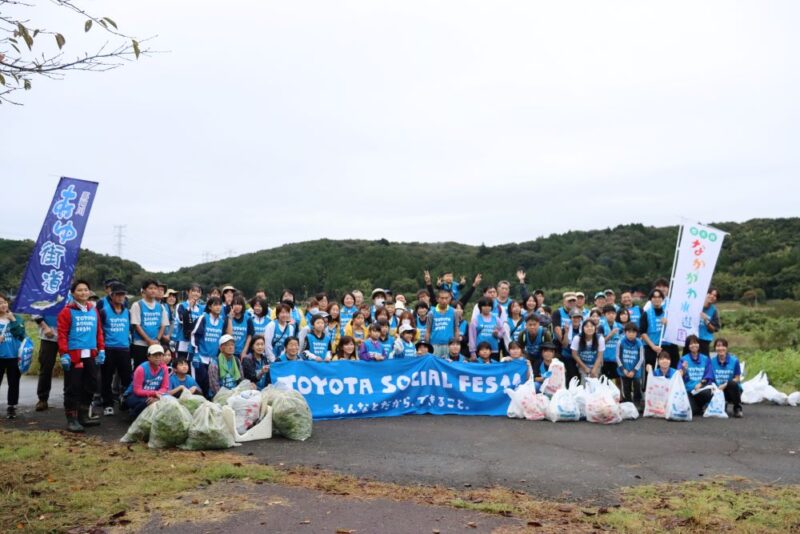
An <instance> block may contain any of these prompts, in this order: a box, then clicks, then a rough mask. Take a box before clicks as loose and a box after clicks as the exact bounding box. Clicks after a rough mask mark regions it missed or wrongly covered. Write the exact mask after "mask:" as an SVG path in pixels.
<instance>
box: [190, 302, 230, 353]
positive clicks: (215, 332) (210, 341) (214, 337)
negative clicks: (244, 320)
mask: <svg viewBox="0 0 800 534" xmlns="http://www.w3.org/2000/svg"><path fill="white" fill-rule="evenodd" d="M203 317H204V319H203V323H204V324H203V326H204V327H205V331H204V332H203V336H202V337H201V338H200V339H199V340H197V352H198V353H199V354H200V356H206V357H210V358H214V357H216V356H217V354H219V338H220V337H222V329H223V327H224V326H225V320H224V319H223V318H222V316H221V315H220V316H219V317H217V323H216V324H212V323H211V314H210V313H208V312H206V313H204V314H203Z"/></svg>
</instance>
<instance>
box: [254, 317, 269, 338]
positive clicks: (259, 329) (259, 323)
mask: <svg viewBox="0 0 800 534" xmlns="http://www.w3.org/2000/svg"><path fill="white" fill-rule="evenodd" d="M270 321H271V319H270V318H269V313H267V314H266V315H264V317H258V316H257V315H253V333H254V335H256V336H263V335H264V332H266V331H267V325H268V324H269V323H270Z"/></svg>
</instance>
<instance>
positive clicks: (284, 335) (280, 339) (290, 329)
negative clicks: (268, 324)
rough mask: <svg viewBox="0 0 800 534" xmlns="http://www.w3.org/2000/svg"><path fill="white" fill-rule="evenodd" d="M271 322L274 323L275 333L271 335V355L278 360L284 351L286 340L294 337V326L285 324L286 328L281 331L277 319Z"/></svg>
mask: <svg viewBox="0 0 800 534" xmlns="http://www.w3.org/2000/svg"><path fill="white" fill-rule="evenodd" d="M273 322H274V323H275V331H274V332H273V334H272V353H273V354H274V355H275V357H276V358H278V357H279V356H281V355H282V354H283V351H284V350H285V347H286V339H288V338H290V337H292V336H293V335H294V332H295V326H294V325H293V324H292V323H286V326H284V327H283V329H281V324H280V323H279V322H278V320H277V319H275V320H274V321H273Z"/></svg>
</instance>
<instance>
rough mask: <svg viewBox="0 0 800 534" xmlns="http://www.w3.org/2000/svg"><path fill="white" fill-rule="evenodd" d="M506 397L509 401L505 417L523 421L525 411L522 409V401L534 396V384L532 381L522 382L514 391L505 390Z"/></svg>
mask: <svg viewBox="0 0 800 534" xmlns="http://www.w3.org/2000/svg"><path fill="white" fill-rule="evenodd" d="M505 393H506V395H508V396H509V397H510V399H511V401H510V402H509V403H508V410H507V411H506V415H507V416H508V417H510V418H512V419H525V410H524V409H523V407H522V399H523V398H525V397H533V396H534V395H536V384H535V383H534V381H533V380H528V381H527V382H523V383H522V384H520V385H519V386H517V388H516V389H511V388H506V389H505Z"/></svg>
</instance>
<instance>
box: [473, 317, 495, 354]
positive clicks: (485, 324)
mask: <svg viewBox="0 0 800 534" xmlns="http://www.w3.org/2000/svg"><path fill="white" fill-rule="evenodd" d="M496 326H497V318H496V317H495V316H494V315H492V316H491V317H489V319H485V318H484V317H483V315H479V316H478V322H477V324H476V328H475V332H476V334H477V335H476V336H475V338H476V339H475V347H476V348H477V346H478V344H479V343H482V342H483V341H486V342H487V343H489V345H490V346H491V347H492V352H497V350H498V348H499V346H500V341H499V340H498V339H497V338H496V337H494V336H493V335H492V333H493V332H494V329H495V327H496Z"/></svg>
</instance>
